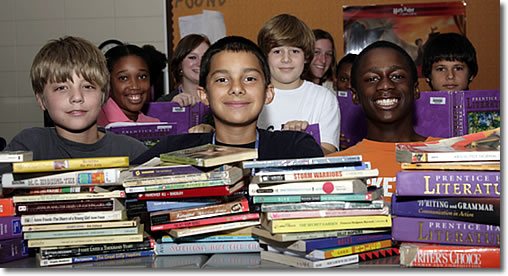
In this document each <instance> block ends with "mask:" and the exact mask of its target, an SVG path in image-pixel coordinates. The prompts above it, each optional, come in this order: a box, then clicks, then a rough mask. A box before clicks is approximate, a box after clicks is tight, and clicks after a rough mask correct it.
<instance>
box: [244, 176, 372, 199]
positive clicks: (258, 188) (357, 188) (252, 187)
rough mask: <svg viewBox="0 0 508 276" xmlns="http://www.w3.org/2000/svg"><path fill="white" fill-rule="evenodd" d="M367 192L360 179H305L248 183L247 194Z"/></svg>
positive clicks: (364, 184) (365, 185)
mask: <svg viewBox="0 0 508 276" xmlns="http://www.w3.org/2000/svg"><path fill="white" fill-rule="evenodd" d="M353 193H367V184H366V183H365V182H364V181H362V180H360V179H347V180H336V181H306V182H289V183H277V184H271V185H269V184H268V185H267V184H258V183H256V182H255V181H252V182H251V183H250V184H249V195H251V196H256V195H302V194H309V195H312V194H316V195H319V194H353Z"/></svg>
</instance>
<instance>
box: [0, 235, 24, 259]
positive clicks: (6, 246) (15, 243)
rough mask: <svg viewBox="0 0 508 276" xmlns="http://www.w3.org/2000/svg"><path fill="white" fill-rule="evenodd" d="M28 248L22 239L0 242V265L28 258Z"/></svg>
mask: <svg viewBox="0 0 508 276" xmlns="http://www.w3.org/2000/svg"><path fill="white" fill-rule="evenodd" d="M28 255H29V252H28V246H27V244H26V241H25V240H23V239H22V238H15V239H8V240H0V264H2V263H7V262H11V261H14V260H19V259H22V258H26V257H28Z"/></svg>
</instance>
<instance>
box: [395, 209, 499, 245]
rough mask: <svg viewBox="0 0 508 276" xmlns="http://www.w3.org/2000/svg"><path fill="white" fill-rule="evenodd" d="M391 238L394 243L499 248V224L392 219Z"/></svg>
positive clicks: (426, 219)
mask: <svg viewBox="0 0 508 276" xmlns="http://www.w3.org/2000/svg"><path fill="white" fill-rule="evenodd" d="M392 236H393V239H394V240H396V241H405V242H423V243H438V244H455V245H472V246H495V247H499V246H500V245H501V227H500V226H499V225H491V224H480V223H472V222H466V221H459V220H445V219H431V218H412V217H396V216H394V217H393V224H392Z"/></svg>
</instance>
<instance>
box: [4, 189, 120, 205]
mask: <svg viewBox="0 0 508 276" xmlns="http://www.w3.org/2000/svg"><path fill="white" fill-rule="evenodd" d="M99 198H125V191H124V190H115V191H109V192H100V193H69V194H44V195H23V196H13V197H12V201H13V202H14V203H21V202H39V201H59V200H76V199H99Z"/></svg>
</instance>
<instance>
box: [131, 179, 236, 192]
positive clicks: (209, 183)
mask: <svg viewBox="0 0 508 276" xmlns="http://www.w3.org/2000/svg"><path fill="white" fill-rule="evenodd" d="M224 185H227V183H224V181H222V180H205V181H195V182H182V183H171V184H161V185H153V186H137V187H125V192H126V193H145V192H156V191H168V190H182V189H193V188H204V187H214V186H224Z"/></svg>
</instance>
